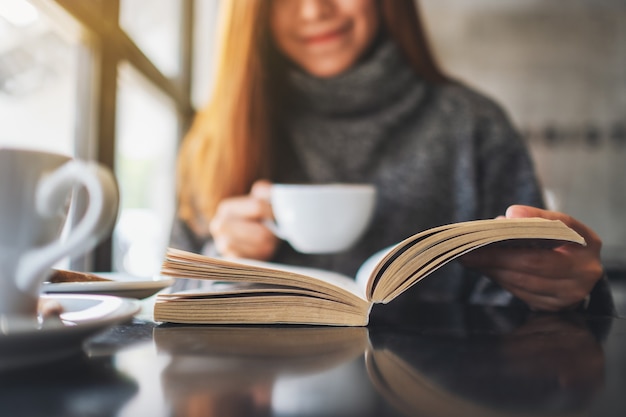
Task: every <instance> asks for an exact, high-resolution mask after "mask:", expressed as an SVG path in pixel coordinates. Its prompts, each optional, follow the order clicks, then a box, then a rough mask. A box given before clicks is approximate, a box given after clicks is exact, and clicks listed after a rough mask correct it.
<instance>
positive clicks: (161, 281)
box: [42, 272, 174, 298]
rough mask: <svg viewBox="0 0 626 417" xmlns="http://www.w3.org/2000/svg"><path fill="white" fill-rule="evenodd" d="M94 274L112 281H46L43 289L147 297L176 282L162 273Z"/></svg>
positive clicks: (47, 290)
mask: <svg viewBox="0 0 626 417" xmlns="http://www.w3.org/2000/svg"><path fill="white" fill-rule="evenodd" d="M93 274H94V275H97V276H99V277H102V278H107V279H110V280H111V281H91V282H59V283H44V284H43V285H42V291H43V292H44V293H55V294H59V293H64V294H68V293H73V294H97V295H114V296H117V297H127V298H146V297H150V296H151V295H153V294H156V293H157V292H159V291H160V290H162V289H163V288H167V287H169V286H170V285H172V284H173V283H174V279H173V278H170V277H164V276H160V275H157V276H155V277H153V278H145V277H136V276H133V275H129V274H125V273H121V272H93Z"/></svg>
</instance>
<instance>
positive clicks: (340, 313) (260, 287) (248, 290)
mask: <svg viewBox="0 0 626 417" xmlns="http://www.w3.org/2000/svg"><path fill="white" fill-rule="evenodd" d="M563 242H573V243H577V244H581V245H584V244H585V241H584V239H583V238H582V237H581V236H580V235H578V234H577V233H576V232H575V231H573V230H572V229H570V228H569V227H567V226H566V225H565V224H563V223H562V222H560V221H558V220H545V219H538V218H532V219H528V218H527V219H490V220H476V221H471V222H463V223H454V224H449V225H445V226H440V227H436V228H432V229H428V230H425V231H423V232H420V233H417V234H415V235H413V236H411V237H409V238H407V239H405V240H404V241H402V242H400V243H398V244H397V245H395V246H393V247H391V248H388V249H385V250H383V251H381V252H378V253H376V254H374V255H372V257H370V258H369V259H368V260H366V261H365V263H364V264H363V266H362V267H361V268H360V270H359V272H358V273H357V276H356V277H355V278H356V279H353V278H351V277H347V276H344V275H341V274H337V273H332V272H329V271H323V270H318V269H313V268H301V267H293V266H287V265H280V264H272V263H267V262H259V261H249V260H241V259H238V260H228V259H222V258H210V257H206V256H202V255H197V254H193V253H190V252H185V251H181V250H176V249H168V251H167V254H166V257H165V260H164V262H163V266H162V269H161V274H163V275H168V276H172V277H177V278H194V279H203V280H211V281H213V282H215V285H212V286H210V288H207V289H206V290H196V291H193V292H180V293H170V294H160V295H158V297H157V300H156V302H155V306H154V319H155V320H156V321H163V322H173V323H212V324H220V323H223V324H274V323H292V324H316V325H337V326H365V325H367V323H368V319H369V312H370V310H371V308H372V305H373V304H374V303H389V302H391V301H392V300H393V299H394V298H396V297H397V296H398V295H400V294H402V293H403V292H404V291H406V290H407V289H408V288H409V287H411V286H412V285H414V284H416V283H417V282H419V281H420V280H421V279H423V278H424V277H426V276H427V275H428V274H430V273H432V272H433V271H435V270H436V269H438V268H440V267H441V266H443V265H445V264H446V263H448V262H450V261H451V260H453V259H455V258H457V257H459V256H461V255H463V254H465V253H467V252H469V251H472V250H474V249H476V248H480V247H483V246H485V245H490V244H504V245H508V246H511V247H512V248H514V247H515V246H517V245H520V244H521V245H524V246H537V245H540V246H545V245H547V246H548V247H551V246H555V245H558V244H561V243H563ZM512 250H514V249H512Z"/></svg>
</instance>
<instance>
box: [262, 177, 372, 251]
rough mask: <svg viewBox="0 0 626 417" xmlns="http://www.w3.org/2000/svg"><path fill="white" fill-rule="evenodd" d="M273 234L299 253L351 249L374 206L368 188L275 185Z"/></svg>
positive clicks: (361, 232)
mask: <svg viewBox="0 0 626 417" xmlns="http://www.w3.org/2000/svg"><path fill="white" fill-rule="evenodd" d="M270 195H271V204H272V210H273V212H274V218H275V219H276V224H275V225H274V224H272V223H270V224H269V226H270V228H271V229H272V230H273V231H274V233H275V234H276V235H277V236H278V237H280V238H281V239H284V240H286V241H288V242H289V243H290V244H291V246H292V247H293V248H294V249H296V250H297V251H298V252H302V253H333V252H341V251H344V250H347V249H349V248H350V247H352V246H353V245H354V244H355V243H356V242H357V241H358V239H359V238H360V237H361V236H362V235H363V233H364V232H365V231H366V230H367V228H368V226H369V224H370V221H371V219H372V216H373V213H374V208H375V204H376V188H375V187H374V186H373V185H369V184H274V185H272V188H271V194H270Z"/></svg>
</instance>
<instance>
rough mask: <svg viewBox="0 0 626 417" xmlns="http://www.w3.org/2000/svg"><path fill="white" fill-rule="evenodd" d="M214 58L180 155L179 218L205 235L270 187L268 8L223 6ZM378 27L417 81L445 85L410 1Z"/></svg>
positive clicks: (263, 1) (390, 1) (273, 79)
mask: <svg viewBox="0 0 626 417" xmlns="http://www.w3.org/2000/svg"><path fill="white" fill-rule="evenodd" d="M220 8H221V11H220V13H221V15H220V20H219V25H220V26H219V27H220V31H219V34H218V36H219V55H218V60H217V67H216V73H215V79H214V81H213V92H212V96H211V100H210V101H209V103H208V104H207V105H206V107H204V108H203V109H201V110H200V111H199V112H198V113H197V115H196V117H195V119H194V122H193V124H192V127H191V129H190V130H189V132H188V134H187V135H186V137H185V139H184V141H183V144H182V146H181V149H180V152H179V155H178V167H177V181H178V216H179V217H180V218H182V219H183V220H184V221H185V222H187V224H188V225H189V226H190V227H191V228H192V229H193V230H194V231H195V232H196V233H199V234H205V233H206V227H205V226H204V221H206V219H210V218H211V217H212V216H213V215H214V213H215V210H216V209H217V206H218V204H219V202H220V201H221V200H223V199H224V198H227V197H231V196H236V195H242V194H246V193H247V192H248V191H249V190H250V187H251V185H252V183H253V182H254V181H256V180H257V179H260V178H268V179H272V176H273V169H272V168H273V159H274V155H275V149H276V148H275V146H276V145H274V144H273V143H272V139H273V138H272V134H273V131H274V128H275V126H274V123H273V120H274V110H275V109H274V107H273V106H276V104H277V102H278V101H277V94H278V93H277V91H278V90H279V86H278V81H277V79H280V71H281V67H280V66H279V65H278V64H277V61H278V60H277V59H275V57H276V55H277V53H276V49H275V48H274V46H273V43H272V41H271V35H270V30H269V8H270V0H245V1H241V0H230V1H226V2H222V3H221V4H220ZM380 11H381V15H382V22H383V25H384V26H385V29H386V30H387V32H388V33H389V35H390V36H391V37H392V38H393V39H394V40H395V42H396V43H397V44H398V45H399V47H400V49H401V50H402V52H403V53H404V55H405V56H406V58H407V60H408V61H409V63H410V64H411V65H412V66H413V68H414V69H415V71H416V73H418V74H419V75H420V76H421V77H422V78H424V79H426V80H429V81H431V82H436V83H440V82H445V81H446V80H447V78H446V76H445V75H444V74H443V73H442V71H441V70H440V68H439V66H438V65H437V63H436V61H435V59H434V57H433V55H432V53H431V51H430V48H429V45H428V41H427V38H426V35H425V33H424V31H423V27H422V24H421V20H420V16H419V10H418V8H417V5H416V4H415V0H380Z"/></svg>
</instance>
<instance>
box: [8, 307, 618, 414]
mask: <svg viewBox="0 0 626 417" xmlns="http://www.w3.org/2000/svg"><path fill="white" fill-rule="evenodd" d="M401 314H402V316H403V317H404V319H403V320H402V322H400V321H398V320H396V319H394V318H393V317H389V316H379V317H377V316H374V318H373V322H372V324H371V326H370V327H368V328H332V327H295V326H274V327H244V326H228V327H227V326H219V327H216V326H178V325H176V326H174V325H157V324H155V323H153V322H152V321H150V320H144V319H141V318H138V319H135V320H133V322H131V323H127V324H123V325H120V326H117V327H115V328H113V329H110V330H108V331H106V332H105V333H103V334H100V335H98V336H96V337H95V338H93V339H91V340H90V341H89V342H88V343H87V344H86V346H85V353H84V355H81V356H78V357H73V358H68V359H66V360H63V361H62V362H58V363H54V364H50V365H46V366H39V367H37V368H31V369H22V370H20V371H14V372H11V373H4V374H0V404H1V408H2V413H0V414H2V415H7V416H30V417H34V416H47V417H50V416H86V415H90V416H144V415H145V416H148V415H149V416H221V417H224V416H226V417H228V416H246V417H247V416H270V415H273V416H295V415H306V416H405V415H408V416H422V415H423V416H487V417H489V416H534V415H541V416H578V415H585V416H613V415H615V416H624V415H626V398H625V397H626V396H625V395H624V393H626V320H624V319H619V318H612V317H600V316H589V315H584V314H578V313H568V314H559V315H553V314H543V315H542V314H532V313H528V312H527V311H524V310H515V309H507V308H484V307H483V308H481V307H475V306H474V307H469V306H460V305H450V304H448V305H420V306H416V307H413V308H412V311H404V312H401ZM407 317H408V318H407Z"/></svg>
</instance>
